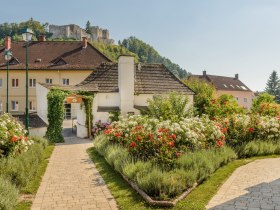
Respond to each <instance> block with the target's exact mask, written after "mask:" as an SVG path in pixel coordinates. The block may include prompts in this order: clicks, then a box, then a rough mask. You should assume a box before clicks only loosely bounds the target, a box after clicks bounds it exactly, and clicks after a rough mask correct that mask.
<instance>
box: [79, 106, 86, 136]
mask: <svg viewBox="0 0 280 210" xmlns="http://www.w3.org/2000/svg"><path fill="white" fill-rule="evenodd" d="M85 123H86V113H85V110H84V107H81V108H80V109H79V110H77V137H79V138H87V137H88V128H87V126H86V125H85Z"/></svg>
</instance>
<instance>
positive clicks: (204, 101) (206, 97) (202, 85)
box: [184, 79, 216, 116]
mask: <svg viewBox="0 0 280 210" xmlns="http://www.w3.org/2000/svg"><path fill="white" fill-rule="evenodd" d="M184 82H185V83H186V85H187V86H189V87H190V88H191V89H192V90H193V91H194V92H195V93H196V94H195V95H194V101H193V102H194V104H193V105H194V107H195V110H196V112H197V113H198V114H199V115H200V116H201V115H203V114H205V113H206V112H205V110H206V108H207V107H209V106H210V105H211V101H212V100H213V99H214V97H215V95H216V91H215V87H214V86H213V85H211V84H209V83H206V82H204V81H201V80H198V79H186V80H184Z"/></svg>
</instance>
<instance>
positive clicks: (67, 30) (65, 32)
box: [49, 24, 114, 44]
mask: <svg viewBox="0 0 280 210" xmlns="http://www.w3.org/2000/svg"><path fill="white" fill-rule="evenodd" d="M49 32H50V33H52V34H53V35H52V38H72V39H77V40H82V37H87V38H88V39H89V40H91V41H98V42H102V43H105V44H114V40H113V39H110V34H109V30H107V29H102V28H99V27H98V26H93V27H91V30H90V33H91V34H88V33H86V31H85V30H84V29H82V28H81V27H80V26H78V25H75V24H70V25H63V26H57V25H50V26H49Z"/></svg>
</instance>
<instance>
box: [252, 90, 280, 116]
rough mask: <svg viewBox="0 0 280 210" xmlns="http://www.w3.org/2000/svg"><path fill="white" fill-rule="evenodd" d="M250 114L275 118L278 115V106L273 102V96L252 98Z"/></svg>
mask: <svg viewBox="0 0 280 210" xmlns="http://www.w3.org/2000/svg"><path fill="white" fill-rule="evenodd" d="M251 113H253V114H258V115H262V116H266V115H269V116H273V117H276V116H279V114H280V105H279V104H277V103H276V102H275V96H273V95H270V94H268V93H263V94H260V95H259V96H257V97H256V98H254V100H253V105H252V108H251Z"/></svg>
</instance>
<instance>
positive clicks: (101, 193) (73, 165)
mask: <svg viewBox="0 0 280 210" xmlns="http://www.w3.org/2000/svg"><path fill="white" fill-rule="evenodd" d="M91 146H92V141H89V140H86V139H79V138H76V137H67V138H65V143H61V144H56V146H55V149H54V151H53V154H52V156H51V158H50V161H49V164H48V167H47V170H46V173H45V175H44V177H43V179H42V182H41V184H40V187H39V190H38V192H37V194H36V197H35V200H34V202H33V205H32V207H31V210H39V209H40V210H41V209H42V210H43V209H48V210H51V209H67V210H70V209H75V210H79V209H81V210H84V209H102V210H103V209H104V210H107V209H118V208H117V204H116V202H115V200H114V198H113V196H112V195H111V193H110V191H109V189H108V188H107V186H106V184H105V182H104V181H103V179H102V177H101V176H100V174H99V173H98V171H97V169H96V168H95V165H94V164H93V163H92V162H91V160H90V158H89V156H88V154H87V152H86V150H87V149H88V148H89V147H91Z"/></svg>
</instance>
